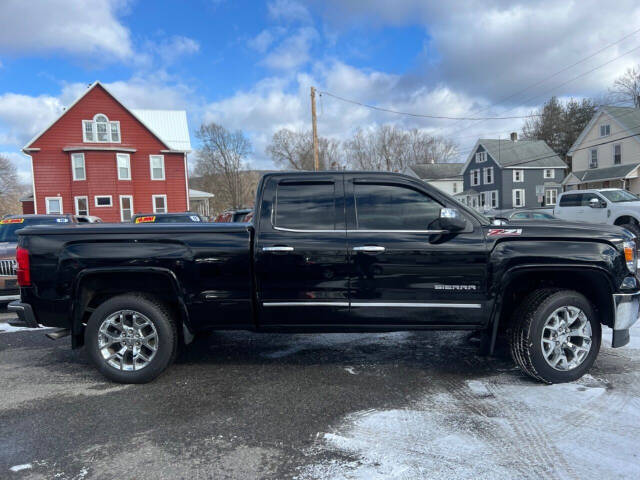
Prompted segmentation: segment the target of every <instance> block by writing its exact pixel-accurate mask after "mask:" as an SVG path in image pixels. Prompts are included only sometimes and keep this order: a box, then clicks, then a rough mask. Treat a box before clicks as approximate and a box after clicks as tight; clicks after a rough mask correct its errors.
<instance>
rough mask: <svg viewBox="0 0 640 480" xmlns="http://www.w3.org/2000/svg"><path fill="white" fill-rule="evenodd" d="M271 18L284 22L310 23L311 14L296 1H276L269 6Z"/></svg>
mask: <svg viewBox="0 0 640 480" xmlns="http://www.w3.org/2000/svg"><path fill="white" fill-rule="evenodd" d="M267 9H268V12H269V17H270V18H271V19H273V20H278V21H284V22H310V21H311V14H310V13H309V10H308V9H307V8H306V7H305V6H303V5H302V4H301V3H299V2H296V1H294V0H275V1H273V2H269V4H268V5H267Z"/></svg>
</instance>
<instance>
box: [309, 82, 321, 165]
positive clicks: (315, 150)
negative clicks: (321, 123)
mask: <svg viewBox="0 0 640 480" xmlns="http://www.w3.org/2000/svg"><path fill="white" fill-rule="evenodd" d="M311 130H312V131H313V169H314V170H315V171H316V172H317V171H318V169H319V168H320V164H319V161H318V120H317V119H316V89H315V87H311Z"/></svg>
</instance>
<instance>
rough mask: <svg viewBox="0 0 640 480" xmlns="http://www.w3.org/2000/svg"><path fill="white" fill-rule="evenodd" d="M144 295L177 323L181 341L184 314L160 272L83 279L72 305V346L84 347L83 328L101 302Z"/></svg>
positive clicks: (171, 286) (175, 293)
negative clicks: (126, 294) (164, 309)
mask: <svg viewBox="0 0 640 480" xmlns="http://www.w3.org/2000/svg"><path fill="white" fill-rule="evenodd" d="M134 292H136V293H144V294H147V295H150V296H153V297H155V298H156V299H158V300H159V301H161V302H162V303H164V304H165V305H166V306H167V307H168V308H169V309H170V310H171V312H172V313H173V314H174V316H175V319H176V321H178V322H179V323H178V334H179V335H180V336H181V337H182V328H180V327H181V325H182V322H184V321H185V319H186V311H185V310H184V307H183V305H182V304H181V301H180V298H179V294H178V290H177V285H175V282H174V280H173V279H172V278H171V277H170V276H169V275H167V274H164V273H161V272H130V271H127V272H99V273H91V274H88V275H86V276H85V277H83V278H82V279H81V281H80V283H79V284H78V287H77V290H76V295H75V298H76V303H75V305H74V307H75V308H74V319H75V321H74V328H73V330H72V332H73V335H74V341H73V346H74V347H75V346H81V345H82V344H83V342H84V341H83V337H84V336H83V331H84V325H85V324H86V323H87V321H88V320H89V317H90V316H91V313H92V312H93V311H94V310H95V309H96V308H97V307H98V306H99V305H100V304H101V303H103V302H104V301H106V300H108V299H109V298H112V297H115V296H117V295H122V294H124V293H134Z"/></svg>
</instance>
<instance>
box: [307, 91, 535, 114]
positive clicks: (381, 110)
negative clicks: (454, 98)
mask: <svg viewBox="0 0 640 480" xmlns="http://www.w3.org/2000/svg"><path fill="white" fill-rule="evenodd" d="M320 95H329V96H330V97H333V98H336V99H338V100H341V101H343V102H346V103H351V104H353V105H358V106H360V107H365V108H370V109H372V110H378V111H380V112H386V113H395V114H397V115H407V116H409V117H420V118H431V119H434V120H482V121H487V120H514V119H522V118H530V117H541V116H542V115H541V114H537V113H532V114H529V115H514V116H510V117H449V116H445V115H427V114H422V113H412V112H401V111H399V110H392V109H390V108H383V107H376V106H375V105H369V104H366V103H362V102H358V101H356V100H350V99H348V98H344V97H341V96H339V95H335V94H333V93H330V92H326V91H321V92H320Z"/></svg>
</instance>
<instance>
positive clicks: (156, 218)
mask: <svg viewBox="0 0 640 480" xmlns="http://www.w3.org/2000/svg"><path fill="white" fill-rule="evenodd" d="M200 222H202V217H200V215H198V214H197V213H193V212H182V213H136V214H135V215H134V216H133V217H131V223H200Z"/></svg>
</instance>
